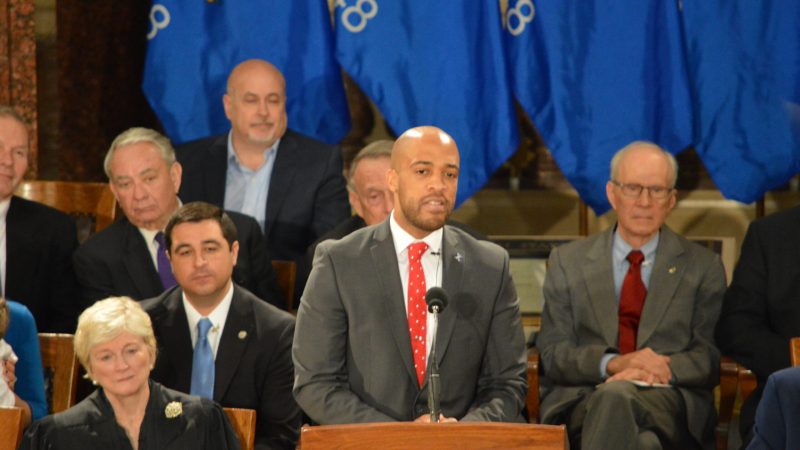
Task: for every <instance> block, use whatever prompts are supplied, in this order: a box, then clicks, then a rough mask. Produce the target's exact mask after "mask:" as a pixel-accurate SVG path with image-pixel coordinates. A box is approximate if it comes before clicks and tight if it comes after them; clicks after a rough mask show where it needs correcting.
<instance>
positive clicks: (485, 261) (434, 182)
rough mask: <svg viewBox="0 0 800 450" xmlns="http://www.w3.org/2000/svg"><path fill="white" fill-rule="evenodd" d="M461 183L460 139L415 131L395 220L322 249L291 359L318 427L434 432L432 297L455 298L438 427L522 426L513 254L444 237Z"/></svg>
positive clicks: (396, 182) (442, 327)
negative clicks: (433, 291) (420, 427)
mask: <svg viewBox="0 0 800 450" xmlns="http://www.w3.org/2000/svg"><path fill="white" fill-rule="evenodd" d="M458 173H459V155H458V148H457V147H456V144H455V142H454V141H453V139H452V138H451V137H450V136H449V135H447V134H446V133H444V132H443V131H441V130H439V129H438V128H434V127H419V128H413V129H411V130H408V131H406V132H405V133H404V134H403V135H402V136H400V138H399V139H398V140H397V142H396V144H395V146H394V150H393V152H392V160H391V171H390V172H389V186H390V189H391V191H392V193H393V197H394V205H395V206H396V207H395V209H394V211H393V212H392V214H391V216H390V217H389V219H387V220H386V221H384V222H382V223H380V224H378V225H375V226H371V227H367V228H363V229H361V230H358V231H355V232H353V233H352V234H350V235H349V236H347V237H345V238H343V239H341V240H339V241H325V242H323V243H321V244H320V245H319V246H318V247H317V252H316V257H315V258H314V268H313V270H312V272H311V276H310V277H309V282H308V286H307V288H306V290H305V292H304V294H303V299H302V302H301V304H300V309H299V311H298V316H297V330H296V332H295V345H294V347H293V349H292V355H293V359H294V365H295V385H294V395H295V398H296V399H297V401H298V403H299V404H300V405H301V407H302V408H303V410H304V411H305V412H306V414H308V415H309V416H310V417H311V419H313V420H314V421H316V422H319V423H322V424H330V423H354V422H380V421H411V420H417V421H429V420H430V411H429V410H428V405H427V402H426V398H427V392H428V381H427V380H426V378H427V377H426V374H427V373H428V372H429V366H428V364H427V363H426V361H427V359H428V355H430V354H431V353H432V350H431V349H430V346H431V344H432V341H433V338H434V335H433V329H432V327H431V325H432V322H433V318H432V317H431V315H429V314H427V313H426V307H425V305H424V303H425V302H424V299H423V297H424V294H425V292H426V291H427V287H432V286H441V287H443V288H444V289H445V291H446V292H448V294H449V297H450V300H449V305H448V306H447V307H446V308H445V310H444V311H443V313H442V314H441V315H440V317H439V328H438V332H437V333H436V362H437V363H438V365H439V366H440V373H441V411H442V415H441V416H440V417H439V419H441V420H447V421H454V420H468V421H469V420H473V421H475V420H485V421H521V420H522V419H521V415H520V412H521V409H522V405H523V399H524V397H525V393H526V390H527V380H526V375H525V368H526V364H525V343H524V337H523V333H522V325H521V321H520V311H519V303H518V301H517V295H516V290H515V288H514V283H513V282H512V280H511V276H510V274H509V269H508V263H509V258H508V253H506V252H505V251H504V250H503V249H501V248H500V247H498V246H496V245H494V244H492V243H489V242H485V241H478V240H475V239H474V238H472V237H470V236H469V235H468V234H466V233H464V232H462V231H461V230H459V229H456V228H453V227H450V226H447V225H445V221H446V220H447V218H448V216H449V215H450V213H451V212H452V209H453V205H454V202H455V196H456V188H457V182H458Z"/></svg>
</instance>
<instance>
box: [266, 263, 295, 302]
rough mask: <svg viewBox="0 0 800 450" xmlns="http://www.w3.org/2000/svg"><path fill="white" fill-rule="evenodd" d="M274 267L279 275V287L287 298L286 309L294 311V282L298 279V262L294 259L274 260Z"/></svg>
mask: <svg viewBox="0 0 800 450" xmlns="http://www.w3.org/2000/svg"><path fill="white" fill-rule="evenodd" d="M272 268H273V269H275V272H276V275H277V277H278V288H280V290H281V291H282V292H283V296H284V298H286V310H287V311H289V312H293V311H294V284H295V281H296V280H297V264H296V263H295V262H294V261H282V260H277V259H276V260H273V261H272Z"/></svg>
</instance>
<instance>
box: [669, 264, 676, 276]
mask: <svg viewBox="0 0 800 450" xmlns="http://www.w3.org/2000/svg"><path fill="white" fill-rule="evenodd" d="M677 271H678V268H677V267H675V266H672V267H670V268H669V274H670V275H675V272H677Z"/></svg>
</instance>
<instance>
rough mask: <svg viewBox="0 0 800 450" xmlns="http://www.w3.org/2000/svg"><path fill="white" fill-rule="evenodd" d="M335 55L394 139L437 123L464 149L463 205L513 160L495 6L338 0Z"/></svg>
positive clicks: (492, 2) (513, 133)
mask: <svg viewBox="0 0 800 450" xmlns="http://www.w3.org/2000/svg"><path fill="white" fill-rule="evenodd" d="M334 14H335V21H336V25H335V31H336V57H337V58H338V60H339V62H340V63H341V64H342V67H343V68H344V70H345V71H347V73H348V74H350V76H352V77H353V79H354V80H355V81H356V82H357V83H358V85H359V86H360V87H361V89H363V90H364V92H365V93H366V94H367V95H368V96H369V97H370V98H371V99H372V100H373V101H374V102H375V104H376V105H377V106H378V108H379V109H380V111H381V113H382V114H383V116H384V117H385V119H386V121H387V123H388V124H389V126H391V128H392V129H393V130H394V131H395V132H396V133H398V134H399V133H402V132H403V131H405V130H406V129H408V128H411V127H414V126H419V125H435V126H437V127H439V128H441V129H443V130H444V131H446V132H447V133H449V134H450V135H452V136H453V138H454V139H455V140H456V143H457V144H458V148H459V151H460V153H461V172H460V176H459V185H458V199H457V203H458V204H460V203H461V202H463V201H464V200H465V199H467V198H469V197H470V196H471V195H472V194H473V193H474V192H475V191H477V190H478V189H480V188H481V187H482V186H483V185H484V184H485V183H486V181H487V179H488V178H489V176H490V175H491V174H492V173H493V172H494V171H495V170H496V169H497V168H498V167H499V166H500V165H501V164H502V163H503V162H505V161H506V159H508V157H509V156H510V155H511V154H513V152H514V150H515V148H516V146H517V143H518V139H519V138H518V134H517V119H516V115H515V111H514V106H513V99H512V94H511V88H510V86H509V77H508V72H507V69H506V62H505V56H504V52H503V37H502V18H501V15H500V9H499V4H498V2H497V0H460V1H447V2H432V1H427V0H407V1H402V2H399V1H387V0H337V1H336V9H335V11H334Z"/></svg>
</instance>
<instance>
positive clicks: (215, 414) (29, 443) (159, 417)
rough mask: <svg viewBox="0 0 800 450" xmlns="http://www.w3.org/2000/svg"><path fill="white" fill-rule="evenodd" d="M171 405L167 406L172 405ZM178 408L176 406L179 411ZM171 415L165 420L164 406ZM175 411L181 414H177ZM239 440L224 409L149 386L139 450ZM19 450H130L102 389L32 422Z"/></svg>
mask: <svg viewBox="0 0 800 450" xmlns="http://www.w3.org/2000/svg"><path fill="white" fill-rule="evenodd" d="M170 404H171V405H170ZM178 404H180V408H177V406H178ZM168 405H170V408H169V409H170V410H171V412H172V414H170V415H173V417H171V418H170V417H167V416H168V414H167V409H168V408H167V406H168ZM176 410H180V413H179V414H176ZM239 448H240V446H239V440H238V438H237V437H236V433H235V432H234V431H233V428H232V426H231V424H230V422H228V418H227V417H226V415H225V412H224V411H223V410H222V408H221V407H220V406H219V405H217V404H216V403H214V402H212V401H211V400H207V399H203V398H199V397H195V396H189V395H186V394H182V393H180V392H177V391H173V390H171V389H167V388H165V387H163V386H161V385H160V384H158V383H156V382H153V381H151V382H150V399H149V400H148V402H147V409H146V411H145V414H144V419H143V420H142V425H141V429H140V431H139V450H165V449H191V450H203V449H208V450H227V449H234V450H238V449H239ZM20 449H30V450H43V449H48V450H50V449H64V450H73V449H97V450H99V449H103V450H117V449H119V450H131V449H132V446H131V443H130V441H129V440H128V437H127V435H126V434H125V430H124V429H123V428H122V427H121V426H119V425H118V424H117V421H116V419H115V416H114V411H113V409H112V408H111V404H110V403H109V402H108V399H107V398H106V396H105V394H104V393H103V390H102V389H98V390H97V391H95V392H94V393H93V394H92V395H90V396H89V397H87V398H86V399H85V400H83V401H82V402H80V403H78V404H77V405H75V406H73V407H72V408H70V409H68V410H66V411H64V412H61V413H58V414H54V415H50V416H47V417H45V418H43V419H41V420H39V421H38V422H36V423H34V424H33V425H32V426H31V427H30V428H29V429H28V431H27V432H26V433H25V436H24V437H23V439H22V443H21V444H20Z"/></svg>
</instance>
